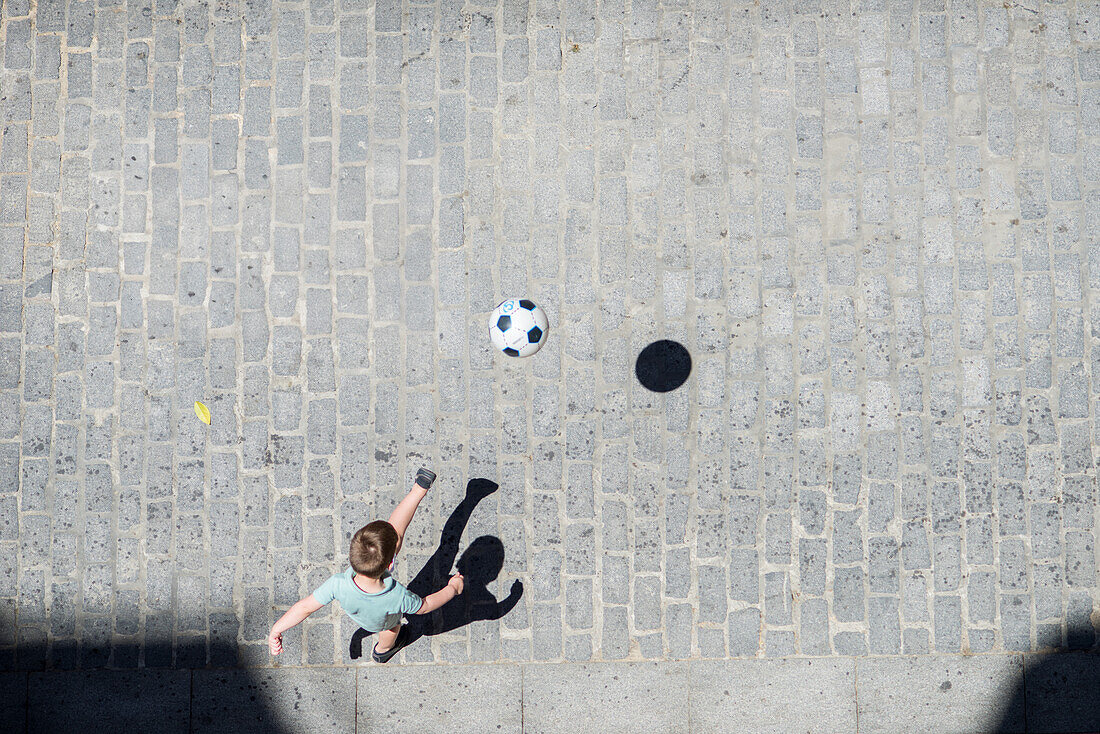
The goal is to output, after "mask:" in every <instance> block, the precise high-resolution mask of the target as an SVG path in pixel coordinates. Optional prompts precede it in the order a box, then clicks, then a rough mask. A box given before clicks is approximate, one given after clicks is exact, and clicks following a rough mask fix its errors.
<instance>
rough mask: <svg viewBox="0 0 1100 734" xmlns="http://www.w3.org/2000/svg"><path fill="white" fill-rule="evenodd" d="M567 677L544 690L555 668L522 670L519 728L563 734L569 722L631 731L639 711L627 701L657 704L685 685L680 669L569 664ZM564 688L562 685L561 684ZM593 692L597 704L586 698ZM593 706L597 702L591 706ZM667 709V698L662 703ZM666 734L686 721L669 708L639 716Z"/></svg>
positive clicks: (681, 727)
mask: <svg viewBox="0 0 1100 734" xmlns="http://www.w3.org/2000/svg"><path fill="white" fill-rule="evenodd" d="M565 669H566V670H570V669H571V670H570V672H571V673H572V674H571V675H569V676H568V677H567V678H564V679H562V680H559V681H558V683H557V684H555V685H550V684H549V682H548V679H547V678H546V676H548V675H553V674H554V673H555V671H556V670H558V668H550V667H544V666H525V667H524V669H523V723H524V726H525V727H526V726H531V727H534V728H536V729H538V730H539V731H565V730H567V729H568V728H569V727H570V726H572V722H576V721H578V720H589V721H597V722H599V726H600V728H601V729H608V730H609V731H631V730H633V728H634V727H636V726H637V725H639V723H640V719H639V717H640V716H642V712H641V711H640V710H639V709H638V708H637V707H635V706H632V705H631V704H632V702H634V701H637V700H639V697H644V698H647V699H650V700H657V701H659V700H662V698H664V697H668V696H671V695H672V692H673V691H674V690H680V689H681V687H686V686H687V685H688V679H689V675H690V672H689V668H688V667H687V666H686V665H684V664H675V663H672V664H669V663H665V664H661V665H655V664H653V663H627V664H616V665H614V666H612V665H608V664H601V663H587V664H583V665H569V666H568V667H567V668H565ZM562 683H564V685H562ZM593 690H599V691H601V692H602V695H601V696H600V697H599V699H596V697H594V696H592V695H590V692H591V691H593ZM597 701H598V702H597ZM668 703H669V704H671V699H669V700H668ZM645 716H646V717H649V719H650V720H653V717H654V716H657V717H658V720H657V725H658V726H660V727H661V728H662V729H663V730H667V731H687V721H686V720H685V719H684V718H683V717H681V716H679V715H677V714H676V712H675V711H674V710H673V709H672V707H671V706H667V705H666V706H660V707H657V708H655V709H654V710H652V711H648V712H646V713H645Z"/></svg>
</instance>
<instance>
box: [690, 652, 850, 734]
mask: <svg viewBox="0 0 1100 734" xmlns="http://www.w3.org/2000/svg"><path fill="white" fill-rule="evenodd" d="M688 670H689V675H690V681H691V686H690V688H689V689H688V690H689V691H690V692H689V694H688V701H689V706H690V712H691V724H692V729H693V730H695V729H698V730H699V731H754V732H757V731H758V732H788V731H792V730H797V731H806V732H837V731H854V730H855V727H856V691H855V672H856V668H855V661H854V660H850V659H847V660H845V659H839V660H793V659H791V660H729V661H709V660H708V661H696V662H692V663H690V664H689V667H688ZM794 691H798V693H797V695H792V692H794Z"/></svg>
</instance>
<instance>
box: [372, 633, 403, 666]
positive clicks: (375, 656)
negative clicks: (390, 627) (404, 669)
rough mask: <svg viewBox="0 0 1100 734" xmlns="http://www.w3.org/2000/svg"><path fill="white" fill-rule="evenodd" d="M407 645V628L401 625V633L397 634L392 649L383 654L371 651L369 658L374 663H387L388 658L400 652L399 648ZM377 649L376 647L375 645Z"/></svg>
mask: <svg viewBox="0 0 1100 734" xmlns="http://www.w3.org/2000/svg"><path fill="white" fill-rule="evenodd" d="M408 644H409V628H408V627H406V626H405V625H401V631H400V632H398V633H397V639H396V640H394V641H393V647H391V648H390V649H389V650H386V651H385V652H384V653H381V654H380V653H379V652H378V651H377V650H373V649H372V650H371V653H370V657H371V660H373V661H374V662H376V663H388V662H389V661H390V658H392V657H393V656H394V655H396V654H397V653H398V652H400V650H401V648H403V647H405V645H408ZM375 647H377V645H375Z"/></svg>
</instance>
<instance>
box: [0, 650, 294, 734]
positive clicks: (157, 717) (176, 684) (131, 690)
mask: <svg viewBox="0 0 1100 734" xmlns="http://www.w3.org/2000/svg"><path fill="white" fill-rule="evenodd" d="M143 647H144V651H145V656H146V657H145V659H146V660H147V661H149V660H152V661H154V665H150V666H148V667H143V668H126V669H115V668H106V667H92V668H83V669H79V670H77V669H72V668H69V669H62V668H59V667H51V666H47V665H46V661H47V659H48V658H47V655H49V651H47V650H46V649H44V648H43V647H42V646H28V647H20V649H19V656H20V657H19V664H17V665H14V666H5V667H7V668H8V670H5V671H4V672H2V673H0V722H3V726H2V727H0V728H2V729H3V731H5V732H12V734H17V733H18V732H27V734H53V732H63V733H64V734H113V732H135V733H137V732H147V731H156V732H158V733H163V734H169V733H171V734H175V733H176V732H181V733H182V732H209V733H211V734H214V733H216V732H233V734H248V733H250V732H271V734H284V733H287V732H289V731H290V729H288V728H287V726H286V725H287V724H288V723H292V722H288V721H287V720H286V717H285V714H281V713H277V712H276V710H275V709H274V708H273V707H270V706H268V705H267V701H268V700H269V696H270V695H271V694H272V693H273V692H274V691H273V690H269V689H271V688H272V686H271V685H270V683H271V681H270V675H271V674H272V672H273V670H272V669H246V668H237V667H235V666H236V661H237V648H236V646H235V645H232V644H227V643H220V642H211V643H210V649H209V656H210V657H209V658H207V657H206V656H207V643H206V641H205V640H203V641H201V642H197V643H195V644H188V643H179V642H177V643H176V644H175V645H173V644H172V643H171V642H163V643H156V642H154V643H146V644H145V645H144V646H143ZM173 659H175V660H176V661H177V662H176V664H177V665H178V664H179V663H180V662H184V661H198V660H203V661H205V660H207V659H209V660H210V661H211V664H210V665H208V666H207V665H203V664H201V663H200V664H198V665H196V666H195V667H193V668H187V667H182V668H181V667H171V666H172V664H173ZM6 662H7V661H6ZM158 665H159V666H160V667H158ZM274 671H275V672H276V674H277V671H278V669H274ZM196 673H198V674H199V675H202V676H204V677H206V680H205V681H204V685H196V682H195V678H194V676H195V674H196Z"/></svg>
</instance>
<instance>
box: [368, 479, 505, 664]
mask: <svg viewBox="0 0 1100 734" xmlns="http://www.w3.org/2000/svg"><path fill="white" fill-rule="evenodd" d="M497 488H498V485H497V483H496V482H493V481H490V480H488V479H471V480H470V482H469V483H468V484H467V485H466V496H465V497H463V499H462V501H461V502H459V503H458V507H456V508H455V509H454V512H452V513H451V516H450V517H448V518H447V522H446V523H444V525H443V532H442V534H441V537H440V540H439V547H438V548H436V550H435V553H433V554H432V557H431V558H429V559H428V562H427V563H426V564H424V568H422V569H420V573H418V574H416V577H415V578H414V579H413V580H412V581H411V582H409V583H408V584H407V587H408V589H409V591H411V592H413V593H414V594H417V595H418V596H421V597H425V596H428V595H429V594H432V593H434V592H436V591H439V590H440V589H442V588H443V587H444V586H445V585H446V584H447V581H448V579H450V578H451V569H452V568H455V558H456V557H458V542H459V540H460V539H461V538H462V531H463V530H465V529H466V523H468V522H469V521H470V516H471V515H472V514H473V512H474V508H475V507H477V503H478V502H480V501H481V500H483V499H485V498H486V497H488V496H489V495H491V494H492V493H493V492H495V491H496V490H497ZM457 568H458V572H459V573H460V574H462V577H463V579H464V582H465V586H464V590H463V592H462V594H461V595H460V596H457V597H455V598H454V599H453V600H451V601H450V602H448V603H447V604H444V605H443V606H442V607H441V608H439V609H437V610H436V611H434V612H432V613H431V614H426V615H418V614H410V615H408V616H407V620H408V622H407V626H408V628H409V635H410V636H409V644H412V643H413V642H415V641H416V640H418V639H420V638H421V637H423V636H424V635H438V634H442V633H444V632H450V631H452V630H456V629H458V628H459V627H463V626H465V625H467V624H470V623H471V622H478V621H482V620H493V619H500V618H501V617H503V616H504V615H505V614H507V613H508V612H510V611H512V608H513V607H515V606H516V604H518V603H519V599H520V597H521V596H522V595H523V584H522V583H521V582H520V581H519V579H517V580H516V581H515V582H514V583H513V584H512V588H511V590H510V592H509V594H508V596H507V597H506V598H504V599H502V600H501V601H497V599H496V597H495V596H493V595H492V593H491V592H490V591H489V588H488V587H489V584H491V583H492V582H493V581H495V580H496V578H497V576H499V575H500V571H501V569H502V568H504V544H503V543H501V542H500V538H497V537H495V536H492V535H483V536H481V537H480V538H477V539H476V540H474V541H473V542H472V543H470V546H469V547H468V548H467V549H466V550H465V552H464V553H463V554H462V557H461V558H458V565H457ZM367 634H368V633H367V632H366V631H365V630H363V629H358V630H356V631H355V634H354V635H353V636H352V639H351V649H350V654H351V657H352V659H356V658H358V657H359V656H360V655H361V654H362V644H363V638H364V637H366V636H367ZM357 653H358V654H357Z"/></svg>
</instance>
